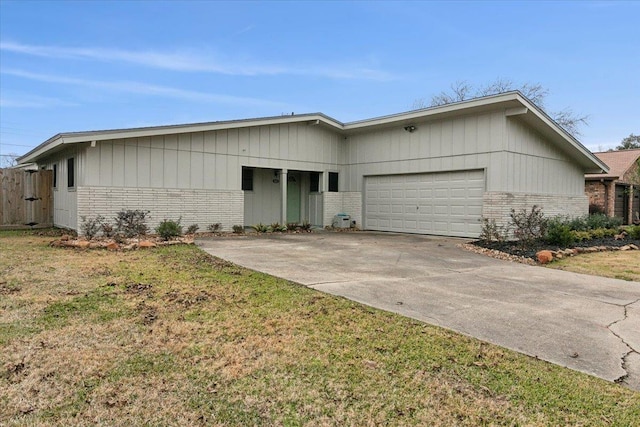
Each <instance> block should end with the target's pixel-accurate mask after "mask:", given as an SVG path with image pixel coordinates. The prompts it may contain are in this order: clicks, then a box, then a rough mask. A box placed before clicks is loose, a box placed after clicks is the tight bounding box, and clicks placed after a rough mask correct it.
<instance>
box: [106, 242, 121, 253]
mask: <svg viewBox="0 0 640 427" xmlns="http://www.w3.org/2000/svg"><path fill="white" fill-rule="evenodd" d="M107 249H109V250H110V251H117V250H119V249H120V245H119V244H117V243H116V242H111V243H108V244H107Z"/></svg>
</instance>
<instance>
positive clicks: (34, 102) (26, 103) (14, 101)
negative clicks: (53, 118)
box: [0, 94, 78, 108]
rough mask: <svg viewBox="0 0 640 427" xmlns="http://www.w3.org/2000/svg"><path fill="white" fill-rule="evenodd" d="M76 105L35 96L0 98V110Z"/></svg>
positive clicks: (4, 95) (4, 96)
mask: <svg viewBox="0 0 640 427" xmlns="http://www.w3.org/2000/svg"><path fill="white" fill-rule="evenodd" d="M76 105H78V104H74V103H72V102H67V101H64V100H61V99H57V98H48V97H44V96H35V95H11V96H6V94H3V95H2V96H0V107H1V108H52V107H73V106H76Z"/></svg>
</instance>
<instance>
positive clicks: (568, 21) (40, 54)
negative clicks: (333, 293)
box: [0, 0, 640, 155]
mask: <svg viewBox="0 0 640 427" xmlns="http://www.w3.org/2000/svg"><path fill="white" fill-rule="evenodd" d="M638 16H640V2H628V1H627V2H609V1H607V2H506V1H505V2H480V1H478V2H406V3H404V2H229V3H226V2H206V1H197V2H186V1H180V2H152V1H135V2H125V1H111V2H98V1H75V2H72V1H58V2H56V1H41V2H36V1H10V0H0V154H2V155H6V154H8V153H17V154H24V153H26V152H27V151H28V150H29V149H30V148H33V147H34V146H36V145H38V144H40V143H41V142H43V141H44V140H46V139H47V138H49V137H51V136H53V135H55V134H56V133H59V132H70V131H81V130H96V129H113V128H123V127H136V126H150V125H163V124H176V123H191V122H203V121H216V120H228V119H241V118H248V117H262V116H273V115H280V114H290V113H291V112H295V113H308V112H323V113H325V114H327V115H329V116H332V117H334V118H336V119H338V120H340V121H343V122H344V121H353V120H359V119H365V118H371V117H375V116H381V115H386V114H392V113H397V112H401V111H406V110H409V109H411V108H412V105H413V104H414V102H415V101H416V100H417V99H421V98H423V99H426V100H427V102H428V101H429V100H430V98H431V96H432V95H435V94H437V93H439V92H441V91H442V90H446V89H447V88H449V86H450V85H451V84H452V83H454V82H456V81H462V80H466V81H468V82H469V83H471V84H475V85H482V84H485V83H488V82H490V81H492V80H495V79H496V78H504V79H511V80H513V81H514V82H515V83H516V84H520V83H540V84H541V85H543V86H544V87H546V88H547V89H548V90H549V95H548V96H547V98H546V102H545V108H546V109H547V110H548V111H550V112H554V111H558V110H562V109H565V108H571V109H572V110H573V111H574V112H576V113H578V114H581V115H589V125H588V126H585V127H583V128H582V136H581V137H579V139H580V140H581V141H582V142H583V143H584V144H585V145H586V146H587V147H589V148H590V149H591V150H593V151H597V150H599V149H607V148H611V147H614V146H615V145H617V144H618V143H619V142H620V140H621V139H622V138H624V137H625V136H628V135H629V134H630V133H636V134H638V133H640V77H639V76H640V71H639V70H640V27H638Z"/></svg>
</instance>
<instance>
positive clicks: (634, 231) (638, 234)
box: [627, 225, 640, 239]
mask: <svg viewBox="0 0 640 427" xmlns="http://www.w3.org/2000/svg"><path fill="white" fill-rule="evenodd" d="M627 233H629V237H630V238H632V239H640V225H632V226H631V227H628V228H627Z"/></svg>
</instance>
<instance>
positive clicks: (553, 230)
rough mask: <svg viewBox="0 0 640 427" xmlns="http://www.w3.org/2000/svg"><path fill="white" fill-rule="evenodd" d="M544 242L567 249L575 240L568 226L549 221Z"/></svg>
mask: <svg viewBox="0 0 640 427" xmlns="http://www.w3.org/2000/svg"><path fill="white" fill-rule="evenodd" d="M546 240H547V242H548V243H550V244H552V245H558V246H563V247H567V246H571V245H572V244H573V243H574V242H575V240H576V238H575V235H574V234H573V232H572V231H571V228H570V227H569V226H568V225H566V224H562V223H559V222H555V221H551V222H549V228H548V230H547V238H546Z"/></svg>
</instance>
